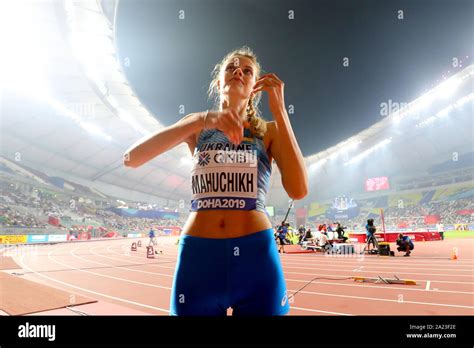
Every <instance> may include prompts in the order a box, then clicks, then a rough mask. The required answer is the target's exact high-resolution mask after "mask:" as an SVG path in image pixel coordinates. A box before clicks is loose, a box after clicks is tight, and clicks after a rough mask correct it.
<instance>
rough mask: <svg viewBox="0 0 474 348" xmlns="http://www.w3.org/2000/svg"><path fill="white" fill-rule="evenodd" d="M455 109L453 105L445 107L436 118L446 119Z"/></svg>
mask: <svg viewBox="0 0 474 348" xmlns="http://www.w3.org/2000/svg"><path fill="white" fill-rule="evenodd" d="M453 109H454V106H453V105H448V106H447V107H445V108H444V109H443V110H441V111H439V112H438V113H437V114H436V117H438V118H441V117H446V116H448V115H449V113H450V112H451V110H453Z"/></svg>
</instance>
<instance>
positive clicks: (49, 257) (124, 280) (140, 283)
mask: <svg viewBox="0 0 474 348" xmlns="http://www.w3.org/2000/svg"><path fill="white" fill-rule="evenodd" d="M71 251H72V250H71ZM71 251H70V253H71ZM51 253H53V251H50V252H49V253H48V259H50V260H51V261H53V262H55V263H57V264H59V265H62V266H64V267H67V268H69V269H70V270H72V271H78V272H83V273H88V274H93V275H95V276H98V277H103V278H109V279H114V280H118V281H122V282H127V283H133V284H138V285H144V286H150V287H153V288H159V289H165V290H171V288H169V287H167V286H159V285H154V284H149V283H143V282H138V281H135V280H128V279H123V278H118V277H112V276H108V275H105V274H100V273H97V272H92V271H86V270H84V269H79V268H77V267H72V266H70V265H67V264H65V263H63V262H60V261H57V260H55V259H54V258H53V257H52V256H51ZM71 255H72V254H71ZM73 256H74V255H73ZM86 261H87V260H86Z"/></svg>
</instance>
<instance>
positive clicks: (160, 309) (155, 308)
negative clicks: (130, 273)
mask: <svg viewBox="0 0 474 348" xmlns="http://www.w3.org/2000/svg"><path fill="white" fill-rule="evenodd" d="M24 257H25V255H22V256H21V258H20V263H21V266H22V267H23V268H24V269H27V270H28V271H30V272H33V273H34V274H35V275H38V276H40V277H43V278H45V279H48V280H51V281H53V282H55V283H58V284H62V285H64V286H67V287H70V288H73V289H78V290H81V291H85V292H88V293H91V294H94V295H98V296H102V297H106V298H110V299H113V300H117V301H121V302H125V303H130V304H133V305H136V306H140V307H145V308H150V309H154V310H157V311H160V312H165V313H169V310H166V309H163V308H159V307H154V306H150V305H146V304H143V303H139V302H135V301H129V300H126V299H123V298H120V297H115V296H110V295H106V294H104V293H101V292H97V291H92V290H88V289H85V288H81V287H79V286H76V285H72V284H69V283H66V282H63V281H61V280H57V279H54V278H51V277H48V276H46V275H44V274H41V273H37V272H36V271H34V270H33V269H31V268H30V267H28V266H27V265H26V264H25V263H24V262H23V258H24Z"/></svg>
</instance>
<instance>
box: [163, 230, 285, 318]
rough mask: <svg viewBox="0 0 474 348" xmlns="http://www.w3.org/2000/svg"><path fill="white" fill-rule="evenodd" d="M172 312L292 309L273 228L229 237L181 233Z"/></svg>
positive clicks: (264, 313) (245, 312) (242, 312)
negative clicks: (229, 308)
mask: <svg viewBox="0 0 474 348" xmlns="http://www.w3.org/2000/svg"><path fill="white" fill-rule="evenodd" d="M170 302H171V303H170V315H195V316H201V315H202V316H220V315H222V316H225V315H226V314H227V308H228V307H232V309H233V312H232V315H236V316H239V315H240V316H245V315H247V316H248V315H252V316H269V315H284V314H286V313H288V311H289V310H290V305H289V301H288V297H287V293H286V284H285V278H284V275H283V269H282V267H281V262H280V257H279V255H278V250H277V246H276V243H275V239H274V236H273V229H271V228H270V229H268V230H263V231H260V232H256V233H252V234H250V235H248V236H244V237H238V238H228V239H215V238H201V237H194V236H189V235H184V236H181V238H180V241H179V251H178V260H177V263H176V271H175V274H174V279H173V288H172V290H171V301H170Z"/></svg>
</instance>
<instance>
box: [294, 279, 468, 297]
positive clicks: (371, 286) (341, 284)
mask: <svg viewBox="0 0 474 348" xmlns="http://www.w3.org/2000/svg"><path fill="white" fill-rule="evenodd" d="M285 280H286V281H287V282H296V283H309V281H308V280H300V279H289V278H285ZM311 284H315V285H318V284H323V285H324V284H326V285H336V286H350V287H358V288H370V289H374V288H375V289H384V290H405V291H425V289H413V288H411V287H409V286H410V285H407V286H406V287H405V288H400V287H392V286H387V285H383V286H377V285H363V284H344V283H333V282H322V281H320V280H318V281H315V282H312V283H311ZM437 292H445V293H449V294H465V295H474V292H468V291H450V290H438V291H437Z"/></svg>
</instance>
